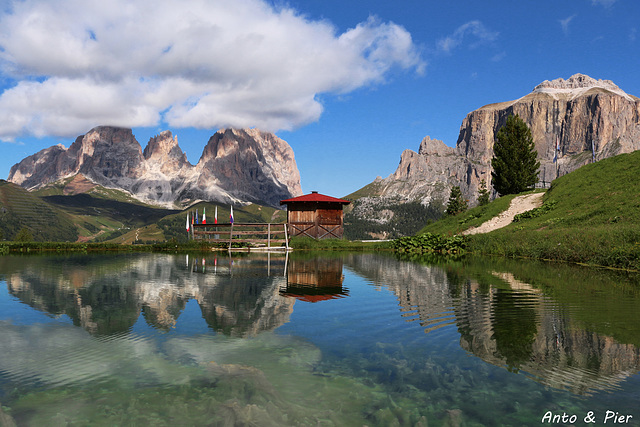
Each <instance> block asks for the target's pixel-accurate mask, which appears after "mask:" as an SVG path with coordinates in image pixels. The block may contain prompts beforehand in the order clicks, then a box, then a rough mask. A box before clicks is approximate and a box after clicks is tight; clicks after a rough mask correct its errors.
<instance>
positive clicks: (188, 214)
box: [187, 212, 189, 231]
mask: <svg viewBox="0 0 640 427" xmlns="http://www.w3.org/2000/svg"><path fill="white" fill-rule="evenodd" d="M187 231H189V212H187Z"/></svg>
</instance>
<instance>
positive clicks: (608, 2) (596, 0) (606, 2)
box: [591, 0, 616, 7]
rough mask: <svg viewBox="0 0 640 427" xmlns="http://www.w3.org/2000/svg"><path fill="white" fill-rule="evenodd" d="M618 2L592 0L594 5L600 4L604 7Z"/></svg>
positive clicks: (612, 0)
mask: <svg viewBox="0 0 640 427" xmlns="http://www.w3.org/2000/svg"><path fill="white" fill-rule="evenodd" d="M615 2H616V0H591V4H593V5H594V6H597V5H600V6H603V7H611V6H613V4H614V3H615Z"/></svg>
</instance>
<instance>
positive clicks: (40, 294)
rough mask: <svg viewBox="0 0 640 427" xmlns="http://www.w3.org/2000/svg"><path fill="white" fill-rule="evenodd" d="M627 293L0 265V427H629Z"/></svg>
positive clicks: (259, 270) (324, 267) (209, 258)
mask: <svg viewBox="0 0 640 427" xmlns="http://www.w3.org/2000/svg"><path fill="white" fill-rule="evenodd" d="M639 370H640V278H639V277H638V276H637V275H634V274H631V273H624V272H615V271H609V270H602V269H595V268H586V267H581V266H571V265H559V264H552V263H543V262H527V261H514V260H505V259H489V258H474V257H462V258H443V259H440V258H417V259H412V260H409V259H402V258H398V257H397V256H395V255H393V254H386V253H329V252H323V253H308V252H300V253H298V252H295V251H294V252H292V253H289V254H275V253H270V254H267V253H264V254H254V253H252V254H243V253H230V254H229V253H226V252H222V253H211V254H207V255H195V254H189V255H185V254H176V255H173V254H148V253H137V254H136V253H134V254H130V253H128V254H98V255H86V254H85V255H81V254H64V255H60V254H58V255H29V256H12V255H6V256H2V257H0V407H1V409H0V426H3V427H4V426H14V425H16V426H38V427H39V426H209V425H213V426H539V425H640V376H639V375H638V371H639Z"/></svg>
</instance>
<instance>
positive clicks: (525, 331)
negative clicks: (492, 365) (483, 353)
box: [491, 289, 537, 372]
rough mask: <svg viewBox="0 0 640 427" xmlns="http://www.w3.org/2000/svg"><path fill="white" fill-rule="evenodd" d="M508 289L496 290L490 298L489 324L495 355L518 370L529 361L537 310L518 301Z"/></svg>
mask: <svg viewBox="0 0 640 427" xmlns="http://www.w3.org/2000/svg"><path fill="white" fill-rule="evenodd" d="M517 302H518V301H517V299H514V298H513V296H512V295H511V292H508V291H505V290H502V289H499V290H497V292H496V293H495V294H494V298H493V304H492V306H493V313H492V314H493V315H492V317H491V323H492V328H493V337H492V338H493V339H494V340H495V342H496V350H497V353H498V354H497V356H498V357H501V358H503V359H504V360H505V361H506V363H507V367H508V368H509V370H510V371H515V372H517V371H518V369H519V368H520V367H521V365H522V364H524V363H526V362H528V361H529V360H531V356H532V354H533V349H532V347H531V345H532V344H533V341H534V339H535V337H536V332H537V326H536V312H535V311H534V309H533V308H532V307H528V306H523V305H520V304H517Z"/></svg>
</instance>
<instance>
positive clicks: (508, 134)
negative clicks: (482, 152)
mask: <svg viewBox="0 0 640 427" xmlns="http://www.w3.org/2000/svg"><path fill="white" fill-rule="evenodd" d="M491 167H492V168H493V170H492V171H491V180H492V185H493V188H495V190H496V191H497V192H498V194H500V195H501V196H504V195H505V194H517V193H521V192H523V191H525V190H527V189H528V188H531V187H533V186H534V185H535V183H536V182H537V181H538V173H539V170H538V169H539V168H540V162H539V161H538V153H537V152H536V150H535V144H534V143H533V137H532V136H531V129H529V126H527V124H526V123H525V122H524V121H523V120H522V119H521V118H520V117H519V116H518V115H515V116H509V117H507V123H506V124H505V125H504V126H503V127H502V128H500V130H499V131H498V134H497V135H496V141H495V144H494V145H493V159H491Z"/></svg>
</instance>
